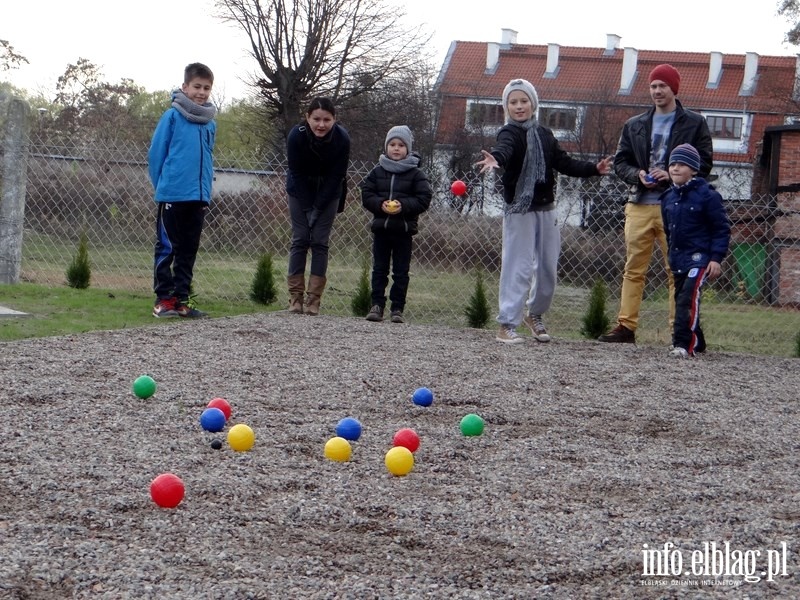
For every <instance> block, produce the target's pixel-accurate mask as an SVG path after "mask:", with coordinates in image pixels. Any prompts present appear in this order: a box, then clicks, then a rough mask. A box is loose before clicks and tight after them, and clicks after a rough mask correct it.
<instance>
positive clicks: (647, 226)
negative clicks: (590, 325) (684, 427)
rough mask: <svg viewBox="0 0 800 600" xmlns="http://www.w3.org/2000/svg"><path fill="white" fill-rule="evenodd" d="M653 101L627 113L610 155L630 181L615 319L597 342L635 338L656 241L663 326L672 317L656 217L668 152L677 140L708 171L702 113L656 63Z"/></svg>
mask: <svg viewBox="0 0 800 600" xmlns="http://www.w3.org/2000/svg"><path fill="white" fill-rule="evenodd" d="M649 81H650V98H652V100H653V107H652V108H650V109H649V110H647V111H646V112H644V113H642V114H640V115H637V116H635V117H632V118H631V119H629V120H628V121H627V122H626V123H625V126H624V127H623V129H622V135H621V136H620V139H619V146H618V148H617V153H616V155H615V157H614V172H615V173H616V174H617V177H619V178H620V179H621V180H622V181H624V182H625V183H627V184H629V185H630V193H629V196H628V202H627V204H626V205H625V272H624V274H623V277H622V294H621V298H620V306H619V316H618V317H617V325H616V327H614V328H613V329H612V330H611V331H609V332H608V333H606V334H603V335H601V336H600V337H599V338H597V339H598V340H599V341H601V342H621V343H631V344H632V343H635V342H636V328H637V327H638V326H639V307H640V306H641V304H642V295H643V293H644V282H645V275H646V274H647V269H648V267H649V266H650V261H651V259H652V257H653V246H654V244H655V242H658V244H659V246H660V247H661V255H662V256H663V258H664V267H665V268H666V270H667V276H668V278H669V326H670V331H672V324H673V322H674V320H675V286H674V282H673V279H672V272H671V271H670V269H669V264H668V263H667V238H666V235H665V233H664V224H663V222H662V220H661V202H660V200H659V197H660V196H661V193H662V192H663V191H664V190H666V189H667V188H668V187H669V185H670V179H669V173H668V172H667V167H668V166H669V165H668V164H667V160H668V157H669V155H670V153H671V152H672V150H673V148H675V147H676V146H679V145H680V144H691V145H692V146H694V147H695V148H696V149H697V152H698V153H699V154H700V169H699V170H698V175H699V176H700V177H703V178H706V177H708V174H709V173H710V172H711V167H712V164H713V163H712V160H713V152H714V148H713V145H712V141H711V133H710V132H709V130H708V124H707V123H706V120H705V118H704V117H703V116H702V115H700V114H698V113H695V112H692V111H690V110H686V109H684V108H683V106H682V105H681V103H680V101H679V100H678V99H677V98H676V97H675V96H677V94H678V88H679V87H680V83H681V76H680V73H678V70H677V69H676V68H675V67H673V66H672V65H668V64H662V65H658V66H657V67H655V68H654V69H653V70H652V71H650V79H649Z"/></svg>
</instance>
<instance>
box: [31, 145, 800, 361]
mask: <svg viewBox="0 0 800 600" xmlns="http://www.w3.org/2000/svg"><path fill="white" fill-rule="evenodd" d="M476 155H477V151H476ZM216 163H217V164H216V180H215V184H214V201H213V203H212V205H211V209H210V211H209V214H208V217H207V221H206V226H205V229H204V232H203V238H202V242H201V249H200V253H199V255H198V259H197V264H196V267H195V282H194V291H195V292H196V293H197V295H198V302H199V303H200V305H201V306H202V299H203V297H215V298H222V299H230V300H242V299H245V300H246V299H247V298H248V297H249V291H250V286H251V284H252V280H253V276H254V273H255V270H256V266H257V263H258V260H259V258H260V257H261V256H262V255H263V254H265V253H269V254H271V255H272V257H273V264H274V266H275V274H276V282H277V283H278V291H279V297H278V300H277V304H278V305H280V306H281V307H285V306H287V305H288V294H287V291H286V289H285V288H286V286H285V273H286V259H287V256H288V252H289V240H290V225H289V217H288V208H287V202H286V192H285V189H284V182H285V171H286V162H285V157H284V156H282V155H275V156H270V157H267V158H266V159H261V160H257V159H255V158H254V157H252V156H249V157H242V156H217V157H216ZM254 164H257V165H259V168H258V169H253V168H247V169H245V168H240V165H254ZM372 166H373V164H355V163H354V164H351V169H350V172H349V175H348V178H349V181H348V184H349V190H350V191H349V196H348V201H347V205H346V208H345V211H344V212H343V213H342V214H340V215H338V217H337V220H336V223H335V225H334V230H333V234H332V238H331V247H330V266H329V272H328V288H327V289H326V293H325V295H324V296H323V303H322V312H323V313H324V314H335V315H352V309H351V300H352V298H353V297H354V295H355V293H356V290H357V287H358V281H359V279H360V277H361V275H362V272H363V270H364V269H369V268H370V260H371V257H370V248H371V234H370V231H369V223H370V216H369V215H368V214H367V212H366V211H365V210H364V209H363V208H362V206H361V202H360V196H359V191H358V185H359V183H360V182H361V180H362V179H363V178H364V177H365V176H366V174H367V173H368V172H369V170H370V169H371V168H372ZM427 171H428V174H429V178H430V180H431V183H432V186H433V188H434V198H433V202H432V203H431V208H430V210H429V211H428V212H427V213H426V214H425V215H423V216H422V217H421V219H420V233H419V234H418V235H417V236H416V237H415V242H414V243H415V246H414V255H413V261H412V270H411V285H410V290H409V297H408V304H407V307H406V315H407V317H408V319H409V320H411V321H412V322H417V323H440V324H447V325H450V326H466V324H467V321H466V317H465V314H464V311H465V308H466V306H467V304H468V302H469V298H470V297H471V296H472V294H473V293H474V290H475V284H476V278H477V277H478V275H479V274H480V276H481V277H482V278H483V281H484V284H485V289H486V293H487V300H488V302H489V304H490V307H491V310H492V311H493V312H494V311H495V310H496V305H497V284H498V278H499V273H500V257H501V231H502V199H501V196H500V194H499V191H500V190H499V182H498V180H497V179H496V178H495V177H493V176H491V175H490V176H486V177H480V176H478V175H477V174H476V173H475V172H474V171H470V172H456V173H454V172H448V170H447V169H446V168H445V167H441V166H436V165H434V166H432V167H430V166H429V167H428V168H427ZM714 174H715V175H717V177H718V179H717V184H718V186H719V188H720V189H721V191H722V192H723V195H724V197H725V198H726V202H727V205H728V210H729V213H730V214H731V217H732V220H733V221H734V232H735V234H734V239H733V240H732V243H731V252H730V255H729V256H728V258H727V259H726V260H725V262H724V264H723V269H724V274H723V276H722V278H720V279H719V280H717V281H715V282H714V283H712V284H711V285H709V286H708V287H707V288H706V292H705V295H704V298H703V302H704V310H703V328H704V330H705V332H706V337H707V338H708V340H709V347H710V348H711V349H712V350H713V349H724V350H732V351H742V352H757V353H767V354H777V355H792V354H793V353H794V351H795V348H796V340H795V334H796V332H798V331H800V313H798V312H797V311H795V310H792V309H791V308H784V307H781V306H779V305H778V303H777V292H776V290H777V286H778V281H777V275H778V266H779V265H778V263H779V257H780V251H779V250H780V248H779V245H780V244H779V243H778V242H776V240H775V239H774V236H773V232H772V227H773V224H774V222H775V219H776V217H777V216H778V211H777V209H776V208H775V207H776V202H775V199H774V198H772V197H767V196H765V197H751V196H750V195H749V177H750V173H749V172H748V171H741V170H737V169H734V168H730V169H727V170H726V169H725V167H721V168H717V169H715V172H714ZM27 176H28V182H27V198H26V208H25V220H24V237H23V240H24V241H23V258H22V273H21V279H22V280H23V281H29V282H35V283H40V284H46V285H52V286H58V285H64V283H65V271H66V268H67V266H68V264H69V262H70V261H71V260H72V257H73V256H74V255H75V252H76V250H77V247H78V243H79V240H80V237H81V235H82V234H85V235H86V237H87V240H88V244H89V257H90V261H91V265H92V283H91V284H92V286H93V287H95V288H108V289H112V290H113V289H125V290H132V291H137V292H144V293H148V292H150V291H151V290H152V266H153V258H152V254H153V241H154V239H155V214H156V209H155V204H154V202H153V199H152V196H153V194H152V188H151V185H150V181H149V178H148V175H147V148H146V147H133V146H131V145H130V144H124V145H120V146H119V147H114V146H113V145H109V144H107V145H104V146H102V147H100V146H92V145H87V146H82V147H74V146H73V147H69V148H68V147H64V146H58V145H52V144H49V143H48V142H47V140H45V139H38V138H37V137H36V134H35V133H33V134H31V139H30V145H29V154H28V160H27ZM455 179H461V180H463V181H464V182H465V183H466V185H467V193H466V194H464V195H463V196H454V195H453V194H452V192H451V191H450V185H451V182H452V181H454V180H455ZM626 192H627V190H626V186H625V185H623V184H622V183H621V182H620V181H619V180H617V179H616V178H615V177H614V176H610V177H604V178H600V177H596V178H591V179H586V180H584V179H574V178H567V177H561V178H560V180H559V187H558V198H559V199H558V210H559V222H560V226H561V228H562V232H561V233H562V254H561V260H560V264H559V287H558V289H557V292H556V298H555V301H554V304H553V307H552V309H551V311H550V312H549V313H548V314H547V315H546V317H545V320H546V323H547V326H548V329H549V330H550V331H551V333H552V334H553V335H555V336H556V337H566V338H579V337H581V333H580V332H581V328H582V319H583V316H584V314H585V312H586V310H587V307H588V297H589V292H590V289H591V287H592V286H593V285H594V283H595V282H596V281H598V280H602V281H603V282H605V284H606V285H607V288H608V293H609V296H608V304H607V313H608V316H609V318H610V319H611V321H612V323H613V322H614V319H615V315H616V310H617V307H618V298H619V293H620V285H621V282H622V270H623V267H624V262H625V244H624V237H623V209H624V202H625V198H626ZM143 310H149V306H147V307H143ZM488 327H492V328H493V327H494V323H493V322H492V323H490V324H489V325H488ZM669 340H670V331H669V330H668V327H667V287H666V273H665V270H664V267H663V258H662V257H661V256H660V251H659V250H658V249H656V251H655V253H654V257H653V261H652V265H651V268H650V271H649V273H648V278H647V284H646V289H645V297H644V302H643V306H642V314H641V322H640V327H639V329H638V330H637V341H639V342H640V343H649V344H662V345H664V346H666V345H668V343H669Z"/></svg>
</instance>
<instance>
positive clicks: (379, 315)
mask: <svg viewBox="0 0 800 600" xmlns="http://www.w3.org/2000/svg"><path fill="white" fill-rule="evenodd" d="M367 321H372V322H373V323H380V322H381V321H383V307H382V306H378V305H377V304H376V305H375V306H373V307H372V308H371V309H369V312H368V313H367Z"/></svg>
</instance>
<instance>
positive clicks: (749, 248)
mask: <svg viewBox="0 0 800 600" xmlns="http://www.w3.org/2000/svg"><path fill="white" fill-rule="evenodd" d="M732 254H733V258H734V259H735V261H736V267H737V268H738V269H739V277H740V278H741V280H742V281H744V286H745V289H746V290H747V293H748V294H749V295H750V297H751V298H758V297H759V296H760V295H761V292H762V291H763V290H762V286H763V282H764V270H765V268H766V264H767V248H766V246H765V245H764V244H755V243H741V244H735V245H734V246H733V252H732Z"/></svg>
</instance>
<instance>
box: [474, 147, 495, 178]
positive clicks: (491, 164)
mask: <svg viewBox="0 0 800 600" xmlns="http://www.w3.org/2000/svg"><path fill="white" fill-rule="evenodd" d="M481 154H483V160H479V161H478V162H476V163H475V166H476V167H480V168H481V171H480V173H481V175H483V174H484V173H485V172H486V171H488V170H489V169H497V168H499V167H500V165H498V164H497V159H496V158H495V157H494V156H492V155H491V154H490V153H488V152H487V151H486V150H481Z"/></svg>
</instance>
